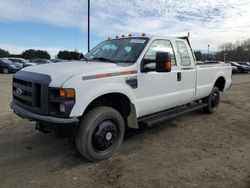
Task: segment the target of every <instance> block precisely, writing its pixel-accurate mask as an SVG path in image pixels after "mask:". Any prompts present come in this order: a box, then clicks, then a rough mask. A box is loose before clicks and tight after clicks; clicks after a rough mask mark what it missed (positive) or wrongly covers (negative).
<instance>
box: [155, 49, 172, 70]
mask: <svg viewBox="0 0 250 188" xmlns="http://www.w3.org/2000/svg"><path fill="white" fill-rule="evenodd" d="M156 72H171V57H170V54H169V53H168V52H157V53H156Z"/></svg>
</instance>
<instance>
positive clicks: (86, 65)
mask: <svg viewBox="0 0 250 188" xmlns="http://www.w3.org/2000/svg"><path fill="white" fill-rule="evenodd" d="M117 69H124V67H121V66H118V65H116V64H114V63H106V62H92V61H91V62H85V61H75V62H63V63H55V64H44V65H36V66H30V67H26V68H24V69H22V71H25V72H32V73H39V74H45V75H49V76H50V77H51V79H52V83H51V86H52V87H59V86H60V87H61V86H62V85H63V83H64V82H65V81H66V80H68V79H69V78H71V77H72V76H75V75H78V74H82V75H84V76H85V75H87V76H88V75H92V74H96V73H99V72H101V73H107V72H109V71H111V72H112V71H115V70H117Z"/></svg>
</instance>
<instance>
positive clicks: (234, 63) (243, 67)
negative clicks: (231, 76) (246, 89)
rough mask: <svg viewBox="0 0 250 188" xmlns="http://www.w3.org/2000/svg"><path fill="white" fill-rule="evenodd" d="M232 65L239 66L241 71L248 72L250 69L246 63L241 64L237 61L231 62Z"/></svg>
mask: <svg viewBox="0 0 250 188" xmlns="http://www.w3.org/2000/svg"><path fill="white" fill-rule="evenodd" d="M231 65H232V66H235V67H237V69H238V72H239V73H248V71H249V69H248V67H247V66H246V65H241V64H239V63H236V62H231Z"/></svg>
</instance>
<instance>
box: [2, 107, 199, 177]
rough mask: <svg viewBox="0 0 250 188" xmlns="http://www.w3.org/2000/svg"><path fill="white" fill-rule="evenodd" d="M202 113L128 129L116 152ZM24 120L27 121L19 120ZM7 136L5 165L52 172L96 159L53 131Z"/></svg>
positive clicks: (134, 147)
mask: <svg viewBox="0 0 250 188" xmlns="http://www.w3.org/2000/svg"><path fill="white" fill-rule="evenodd" d="M201 113H202V112H200V111H196V112H193V113H191V114H189V115H185V116H182V117H178V118H175V119H173V120H168V121H165V122H162V123H161V124H157V125H155V126H153V127H145V126H142V127H141V128H140V129H138V130H137V129H128V130H127V131H126V134H125V137H124V142H123V144H122V147H121V150H120V151H119V152H118V154H117V155H118V156H119V155H126V154H127V153H128V152H136V151H137V149H138V147H143V144H142V140H143V139H144V140H145V139H146V140H147V139H150V135H155V134H162V132H168V131H175V130H176V129H177V127H178V123H176V122H175V120H176V119H178V120H180V121H181V119H184V120H185V118H186V116H190V115H191V116H192V115H193V116H198V115H200V114H201ZM15 123H16V122H15ZM25 123H26V121H25V122H22V123H21V124H25ZM18 126H26V125H18ZM148 135H149V136H148ZM0 136H1V135H0ZM6 136H7V137H8V139H7V141H6V142H4V143H0V148H1V152H0V153H1V156H4V153H5V154H6V157H3V158H1V159H0V165H1V166H2V165H4V166H5V167H4V168H13V169H15V168H20V169H22V168H26V166H30V168H31V169H32V168H37V167H36V166H41V165H42V166H44V167H45V169H46V171H49V172H51V173H53V172H56V171H59V170H62V169H65V170H70V169H72V168H76V167H78V166H82V165H84V166H88V165H93V164H96V163H98V162H91V161H89V160H87V159H85V158H83V157H82V156H81V154H80V153H79V152H78V151H77V148H76V145H75V143H74V141H73V140H72V139H69V138H57V137H55V135H54V134H51V133H49V134H43V133H39V132H37V131H35V130H34V129H31V128H29V129H27V130H26V131H24V132H21V133H20V134H9V135H6ZM1 137H2V136H1Z"/></svg>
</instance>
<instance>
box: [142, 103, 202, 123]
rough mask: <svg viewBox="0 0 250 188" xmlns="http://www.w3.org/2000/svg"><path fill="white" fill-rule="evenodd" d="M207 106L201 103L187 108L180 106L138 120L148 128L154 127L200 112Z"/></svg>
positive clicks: (186, 106)
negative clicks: (193, 112) (190, 113)
mask: <svg viewBox="0 0 250 188" xmlns="http://www.w3.org/2000/svg"><path fill="white" fill-rule="evenodd" d="M206 106H207V104H205V103H199V104H190V105H185V106H180V107H176V108H172V109H169V110H165V111H161V112H157V113H154V114H151V115H148V116H144V117H141V118H139V119H138V122H140V123H145V124H146V125H147V126H153V125H154V124H157V123H160V122H163V121H166V120H169V119H172V118H175V117H177V116H180V115H183V114H186V113H189V112H192V111H195V110H199V109H201V108H204V107H206Z"/></svg>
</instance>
